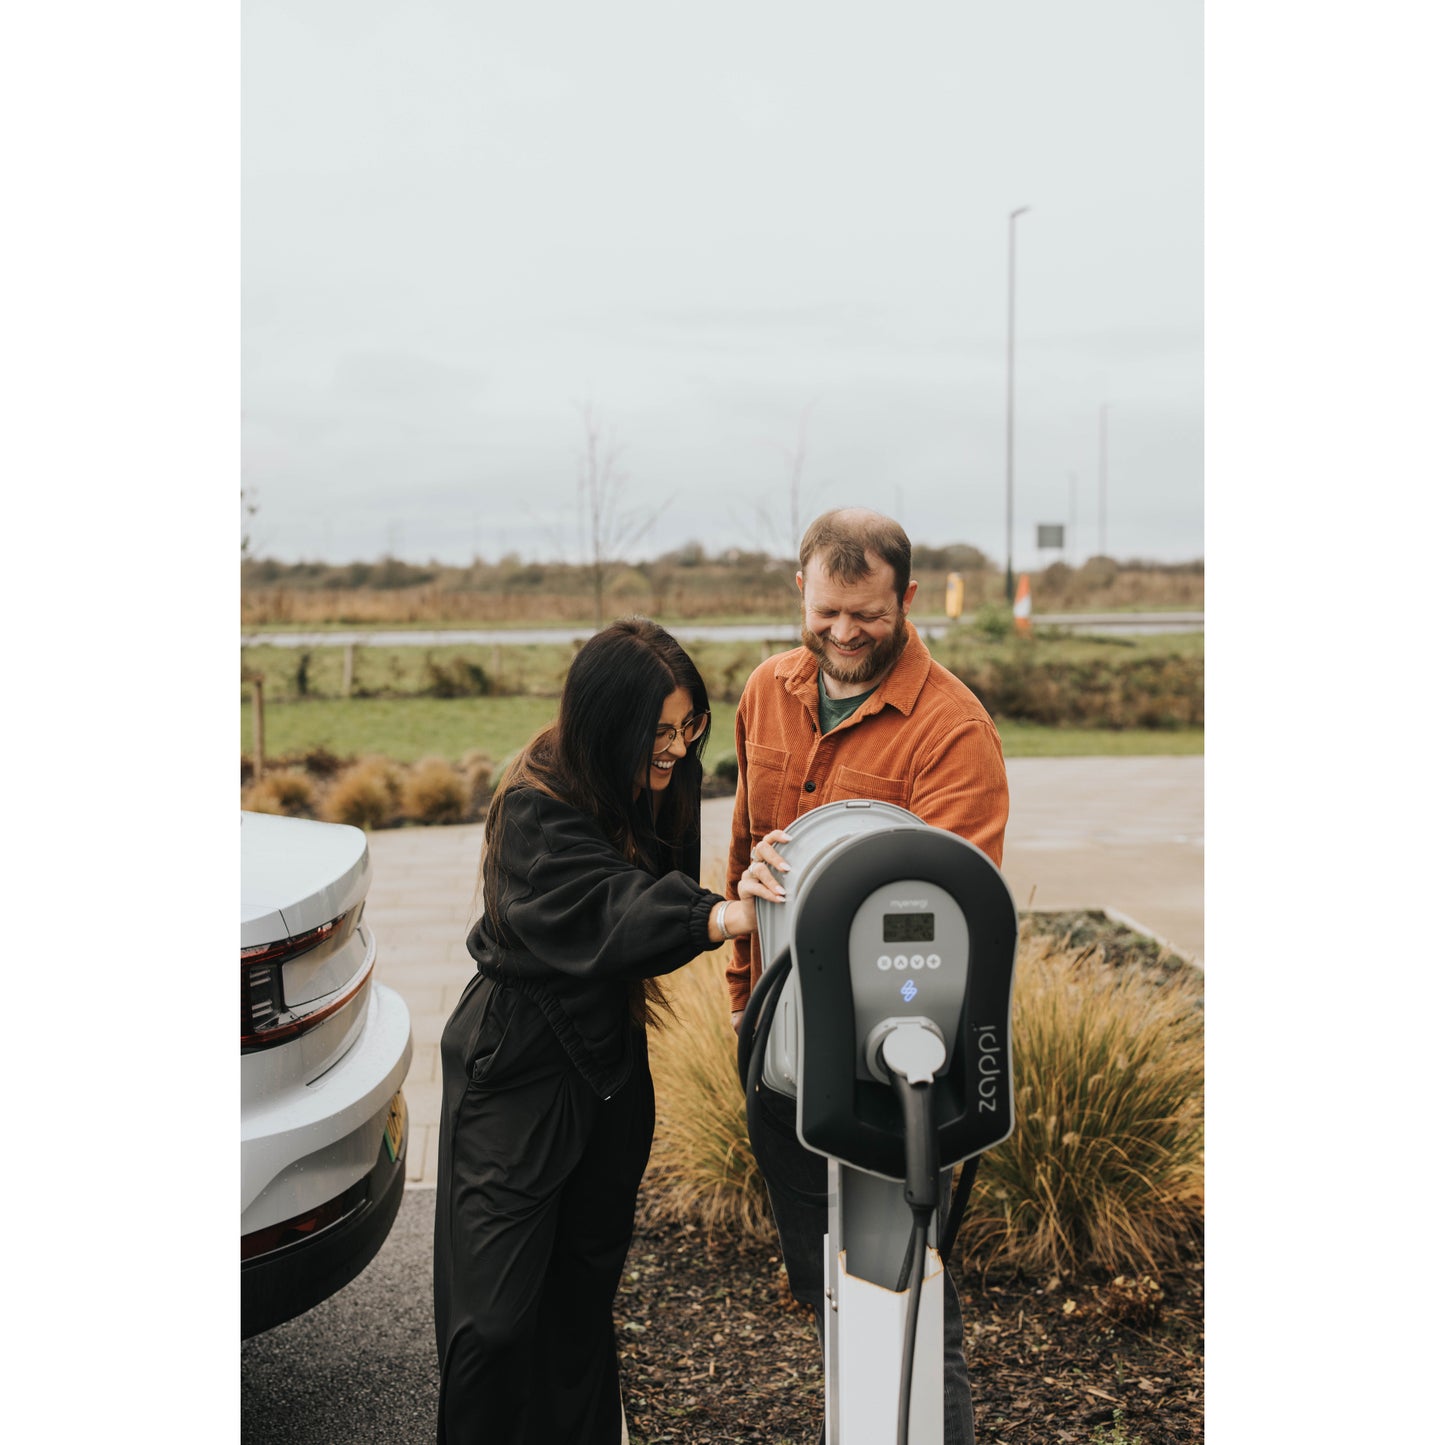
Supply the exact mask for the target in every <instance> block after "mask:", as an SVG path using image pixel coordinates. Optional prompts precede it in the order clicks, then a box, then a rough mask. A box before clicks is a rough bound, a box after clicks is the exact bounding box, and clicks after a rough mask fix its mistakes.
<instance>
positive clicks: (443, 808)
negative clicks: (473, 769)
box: [401, 758, 467, 823]
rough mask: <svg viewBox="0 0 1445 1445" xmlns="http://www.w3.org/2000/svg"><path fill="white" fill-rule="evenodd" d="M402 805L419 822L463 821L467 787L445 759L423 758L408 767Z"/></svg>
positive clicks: (405, 811)
mask: <svg viewBox="0 0 1445 1445" xmlns="http://www.w3.org/2000/svg"><path fill="white" fill-rule="evenodd" d="M401 806H402V811H403V812H404V813H405V814H406V816H407V817H408V818H411V819H414V820H415V821H416V822H418V823H460V822H461V820H462V816H463V815H464V814H465V813H466V811H467V790H466V787H465V785H464V784H463V782H462V780H461V777H460V775H459V774H458V773H457V770H456V769H455V768H454V767H453V766H452V765H451V764H450V763H449V762H448V761H447V760H446V759H445V758H422V759H421V761H420V762H417V763H413V764H412V766H411V767H410V768H408V769H407V773H406V777H405V778H404V779H403V781H402V785H401Z"/></svg>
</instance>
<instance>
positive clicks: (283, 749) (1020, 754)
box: [240, 697, 1204, 769]
mask: <svg viewBox="0 0 1445 1445" xmlns="http://www.w3.org/2000/svg"><path fill="white" fill-rule="evenodd" d="M735 712H736V709H735V708H734V707H733V706H732V704H730V703H715V704H714V705H713V710H712V739H711V741H710V742H709V744H708V751H707V757H706V758H705V760H704V761H705V763H706V765H707V766H708V767H709V769H711V768H712V767H713V766H715V765H716V763H717V762H718V760H719V759H720V758H723V757H729V756H731V755H732V752H733V717H734V714H735ZM556 714H557V701H556V699H555V698H551V697H461V698H446V699H443V698H434V697H372V698H352V699H351V701H349V702H346V701H343V700H342V699H340V698H310V699H307V700H305V701H302V702H267V704H266V755H267V756H268V757H287V756H291V755H294V754H300V753H306V752H309V751H311V750H312V749H313V748H322V747H324V748H328V749H330V751H331V752H333V753H335V754H336V755H337V756H338V757H351V756H360V755H362V754H366V753H380V754H381V755H382V756H384V757H388V758H394V759H395V760H396V761H397V762H400V763H412V762H415V761H416V760H417V759H418V758H423V757H432V756H435V757H443V758H448V759H450V760H451V761H452V762H459V761H460V760H461V758H462V755H463V754H464V753H466V752H468V751H470V750H471V749H473V748H476V749H479V750H480V751H482V752H485V753H490V754H491V756H492V757H493V758H494V759H496V760H497V761H498V762H500V761H501V760H502V759H503V758H504V757H507V756H508V755H510V754H511V753H513V752H515V751H516V750H517V749H518V748H519V747H521V746H522V744H523V743H525V742H526V741H527V739H528V738H530V737H531V736H532V734H533V733H534V732H536V731H537V729H538V728H540V727H542V726H544V725H545V724H546V723H548V722H550V721H551V720H552V719H553V718H554V717H555V716H556ZM240 722H241V751H242V752H243V753H247V754H249V753H250V751H251V747H252V742H251V705H250V703H243V704H242V706H241V710H240ZM999 736H1000V737H1001V738H1002V739H1003V750H1004V756H1005V757H1006V758H1064V757H1156V756H1159V757H1180V756H1190V755H1196V754H1199V753H1202V752H1203V751H1204V730H1203V728H1180V729H1178V730H1177V731H1152V730H1145V729H1141V728H1133V729H1129V730H1126V731H1121V732H1109V731H1106V730H1102V729H1094V728H1050V727H1040V726H1038V725H1034V724H1029V723H1009V722H1004V723H1001V724H1000V725H999Z"/></svg>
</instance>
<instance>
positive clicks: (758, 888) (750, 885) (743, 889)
mask: <svg viewBox="0 0 1445 1445" xmlns="http://www.w3.org/2000/svg"><path fill="white" fill-rule="evenodd" d="M791 842H792V839H791V838H789V837H788V835H787V834H786V833H785V832H783V830H782V829H781V828H774V829H773V831H772V832H771V833H764V834H763V836H762V837H761V838H759V839H758V841H757V842H756V843H754V844H753V851H752V855H751V856H752V862H751V863H749V864H748V866H747V867H746V868H745V869H744V870H743V876H742V877H741V878H739V879H738V896H739V897H740V898H766V899H767V900H768V901H769V902H770V903H782V902H785V901H786V899H787V896H788V895H787V892H786V890H785V889H784V888H783V885H782V884H781V883H780V882H779V881H778V877H777V874H778V873H787V872H789V871H790V870H789V868H788V865H787V863H786V862H784V860H783V855H782V854H781V853H779V852H778V844H779V843H791ZM774 870H776V872H775V871H774Z"/></svg>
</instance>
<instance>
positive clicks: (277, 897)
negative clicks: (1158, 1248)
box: [241, 812, 371, 948]
mask: <svg viewBox="0 0 1445 1445" xmlns="http://www.w3.org/2000/svg"><path fill="white" fill-rule="evenodd" d="M241 859H242V867H241V878H242V883H241V947H242V948H251V947H254V946H255V945H257V944H264V943H277V942H279V941H280V940H282V939H284V938H295V937H296V936H297V935H299V934H302V933H306V932H309V931H310V930H311V929H313V928H320V927H321V926H322V925H323V924H325V923H329V922H330V921H331V920H332V919H333V918H339V917H340V916H341V915H342V914H343V913H345V912H346V910H347V909H348V908H353V907H355V905H356V904H358V903H360V902H361V901H362V899H364V898H365V897H366V890H367V888H368V886H369V885H370V882H371V858H370V854H369V852H368V851H367V846H366V834H365V833H364V832H362V830H361V829H360V828H353V827H350V826H349V825H347V824H343V823H313V822H312V821H311V820H310V819H307V818H288V817H282V816H280V815H278V814H272V813H247V812H242V814H241Z"/></svg>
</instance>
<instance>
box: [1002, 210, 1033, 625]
mask: <svg viewBox="0 0 1445 1445" xmlns="http://www.w3.org/2000/svg"><path fill="white" fill-rule="evenodd" d="M1027 210H1028V207H1027V206H1020V207H1019V208H1018V210H1016V211H1010V212H1009V215H1008V414H1007V439H1006V441H1005V444H1004V489H1005V493H1006V500H1005V521H1004V533H1005V535H1004V557H1005V564H1004V568H1005V570H1004V584H1003V585H1004V596H1005V597H1006V598H1007V599H1008V601H1009V602H1010V603H1012V602H1013V596H1014V223H1015V222H1016V221H1017V220H1018V218H1019V217H1020V216H1021V215H1023V213H1024V212H1025V211H1027Z"/></svg>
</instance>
